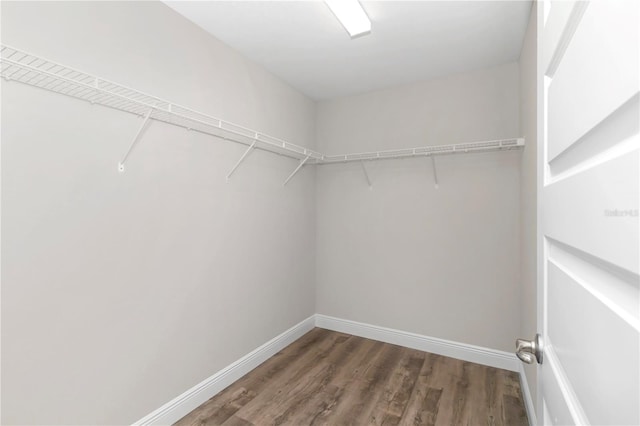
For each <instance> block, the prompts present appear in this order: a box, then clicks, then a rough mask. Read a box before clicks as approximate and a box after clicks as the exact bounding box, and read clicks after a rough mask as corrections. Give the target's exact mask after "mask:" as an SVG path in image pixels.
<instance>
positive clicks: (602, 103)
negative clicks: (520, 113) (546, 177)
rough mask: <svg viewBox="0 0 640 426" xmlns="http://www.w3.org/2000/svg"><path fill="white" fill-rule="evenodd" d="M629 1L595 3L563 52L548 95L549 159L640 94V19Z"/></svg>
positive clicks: (589, 6)
mask: <svg viewBox="0 0 640 426" xmlns="http://www.w3.org/2000/svg"><path fill="white" fill-rule="evenodd" d="M625 3H627V2H625V1H594V2H591V3H590V4H589V5H588V7H587V8H586V11H585V12H584V15H583V16H582V19H581V20H580V23H579V25H578V27H577V29H576V30H575V33H574V35H573V38H572V39H571V41H570V43H569V45H568V46H567V49H566V51H565V52H564V56H563V57H562V60H561V61H560V63H559V65H558V67H557V70H556V71H555V74H554V75H553V80H552V82H551V85H550V87H549V94H548V111H549V115H548V123H549V128H548V159H549V160H552V159H553V158H555V157H556V156H557V155H558V154H560V153H561V152H563V151H564V150H565V149H567V148H568V147H569V146H571V145H572V144H573V143H575V142H576V141H578V140H579V139H580V138H581V137H583V136H584V135H585V134H586V133H587V132H588V131H589V130H591V129H592V128H594V127H595V126H596V125H597V124H598V123H599V122H601V121H602V120H603V119H605V118H606V117H607V116H609V115H610V114H611V113H613V112H614V111H615V110H616V109H617V108H618V107H620V106H621V105H623V104H624V103H625V102H626V101H628V100H629V99H631V98H632V97H633V95H635V94H636V93H638V89H639V84H638V75H639V74H638V49H637V34H638V16H637V14H633V13H630V10H629V9H630V8H629V7H627V5H626V4H625ZM554 7H555V5H554ZM551 13H553V7H552V9H551ZM614 28H615V30H614V31H612V29H614ZM634 37H635V38H634Z"/></svg>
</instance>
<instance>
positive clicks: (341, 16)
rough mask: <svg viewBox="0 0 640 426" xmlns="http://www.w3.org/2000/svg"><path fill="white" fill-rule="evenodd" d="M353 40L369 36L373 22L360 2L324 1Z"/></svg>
mask: <svg viewBox="0 0 640 426" xmlns="http://www.w3.org/2000/svg"><path fill="white" fill-rule="evenodd" d="M324 2H325V3H326V4H327V6H329V9H331V11H332V12H333V14H334V15H336V18H338V21H340V23H341V24H342V26H343V27H344V29H345V30H347V32H348V33H349V35H350V36H351V38H354V37H358V36H361V35H365V34H369V33H370V32H371V21H370V20H369V17H368V16H367V14H366V13H365V11H364V9H363V8H362V5H361V4H360V2H359V1H358V0H324Z"/></svg>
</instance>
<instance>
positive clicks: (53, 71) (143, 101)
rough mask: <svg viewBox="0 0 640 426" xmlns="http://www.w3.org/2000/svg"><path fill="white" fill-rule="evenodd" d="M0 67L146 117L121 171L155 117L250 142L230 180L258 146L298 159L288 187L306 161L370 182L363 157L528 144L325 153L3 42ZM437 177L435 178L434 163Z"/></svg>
mask: <svg viewBox="0 0 640 426" xmlns="http://www.w3.org/2000/svg"><path fill="white" fill-rule="evenodd" d="M0 65H1V71H0V76H1V77H3V78H4V79H5V80H6V81H16V82H20V83H24V84H28V85H30V86H35V87H39V88H41V89H45V90H48V91H52V92H56V93H59V94H63V95H66V96H70V97H73V98H76V99H81V100H84V101H87V102H90V103H91V104H97V105H101V106H105V107H108V108H112V109H116V110H119V111H124V112H128V113H131V114H135V115H138V116H141V117H144V120H143V123H142V124H141V126H140V128H139V130H138V132H137V133H136V135H135V137H134V138H133V140H132V142H131V145H130V147H129V149H128V150H127V152H126V153H125V154H124V156H123V157H122V160H121V161H120V162H119V163H118V169H119V170H120V171H121V172H123V171H124V170H125V163H126V161H127V159H128V158H129V156H130V154H131V153H132V151H133V148H134V147H135V145H136V144H137V143H138V141H139V140H140V138H141V136H142V132H143V131H144V129H145V127H146V126H147V125H148V124H149V122H150V121H152V120H155V121H161V122H164V123H169V124H173V125H176V126H180V127H183V128H186V129H188V130H193V131H197V132H201V133H204V134H208V135H211V136H215V137H218V138H221V139H225V140H228V141H232V142H236V143H241V144H244V145H246V146H248V148H247V150H246V151H245V152H244V154H243V155H242V157H241V158H240V159H239V160H238V162H237V163H236V164H235V165H234V167H233V168H232V169H231V171H230V172H229V173H228V175H227V179H229V178H230V177H231V175H232V174H233V173H234V172H235V171H236V169H237V168H238V167H239V166H240V164H241V163H242V162H243V161H244V160H245V159H246V157H247V156H248V154H249V153H250V152H251V151H252V150H254V149H259V150H263V151H268V152H272V153H274V154H278V155H283V156H286V157H290V158H293V159H296V160H298V161H299V163H298V165H297V167H296V168H295V170H294V171H293V172H292V173H291V174H290V175H289V176H288V177H287V179H286V180H285V182H284V184H285V185H286V184H287V183H288V182H289V181H290V180H291V179H292V178H293V176H294V175H295V174H296V173H297V172H298V171H299V170H300V169H301V168H302V167H303V166H305V165H323V164H334V163H345V162H353V161H360V162H362V166H363V171H364V172H365V175H366V177H367V181H368V182H369V184H370V180H369V177H368V174H367V172H366V168H365V167H364V161H373V160H382V159H397V158H408V157H424V156H427V157H429V156H431V157H433V156H437V155H446V154H459V153H466V152H487V151H498V150H510V149H519V148H522V147H523V146H524V139H521V138H514V139H501V140H495V141H483V142H471V143H462V144H455V145H439V146H426V147H419V148H407V149H397V150H387V151H376V152H363V153H353V154H343V155H324V154H322V153H320V152H317V151H314V150H311V149H309V148H305V147H303V146H300V145H296V144H293V143H290V142H287V141H284V140H282V139H279V138H276V137H273V136H270V135H267V134H265V133H262V132H258V131H255V130H252V129H249V128H246V127H244V126H240V125H238V124H234V123H231V122H229V121H225V120H222V119H220V118H216V117H212V116H210V115H207V114H204V113H201V112H198V111H194V110H192V109H190V108H187V107H184V106H181V105H178V104H175V103H173V102H169V101H167V100H164V99H161V98H158V97H156V96H153V95H149V94H147V93H144V92H141V91H139V90H135V89H132V88H130V87H127V86H124V85H121V84H118V83H114V82H112V81H109V80H106V79H103V78H100V77H97V76H94V75H91V74H88V73H85V72H83V71H79V70H76V69H74V68H71V67H68V66H65V65H61V64H59V63H57V62H54V61H51V60H48V59H45V58H42V57H40V56H36V55H33V54H30V53H27V52H24V51H22V50H20V49H17V48H14V47H10V46H7V45H5V44H2V45H0ZM434 166H435V163H434ZM434 178H436V176H435V167H434Z"/></svg>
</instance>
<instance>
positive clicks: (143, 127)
mask: <svg viewBox="0 0 640 426" xmlns="http://www.w3.org/2000/svg"><path fill="white" fill-rule="evenodd" d="M152 112H153V109H150V110H149V111H148V112H147V114H146V115H145V116H144V121H143V122H142V124H141V125H140V128H139V129H138V133H136V136H135V137H134V138H133V141H132V142H131V145H129V149H128V150H127V153H126V154H124V157H122V160H120V162H119V163H118V171H119V172H120V173H123V172H124V163H125V162H126V161H127V158H128V157H129V154H131V151H132V150H133V147H134V146H135V145H136V144H137V143H138V141H139V140H140V137H141V136H142V133H143V132H144V129H145V127H147V123H148V122H149V119H150V118H151V113H152Z"/></svg>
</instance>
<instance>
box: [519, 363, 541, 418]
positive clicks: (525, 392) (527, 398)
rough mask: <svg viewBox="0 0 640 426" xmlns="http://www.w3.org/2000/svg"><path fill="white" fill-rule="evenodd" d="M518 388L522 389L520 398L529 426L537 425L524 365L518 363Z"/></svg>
mask: <svg viewBox="0 0 640 426" xmlns="http://www.w3.org/2000/svg"><path fill="white" fill-rule="evenodd" d="M520 387H521V388H522V398H523V399H524V406H525V408H526V409H527V417H528V418H529V426H535V425H537V424H538V418H537V416H536V409H535V407H534V406H533V398H532V397H531V391H530V390H529V382H528V380H527V374H526V373H525V371H524V364H522V363H520Z"/></svg>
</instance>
